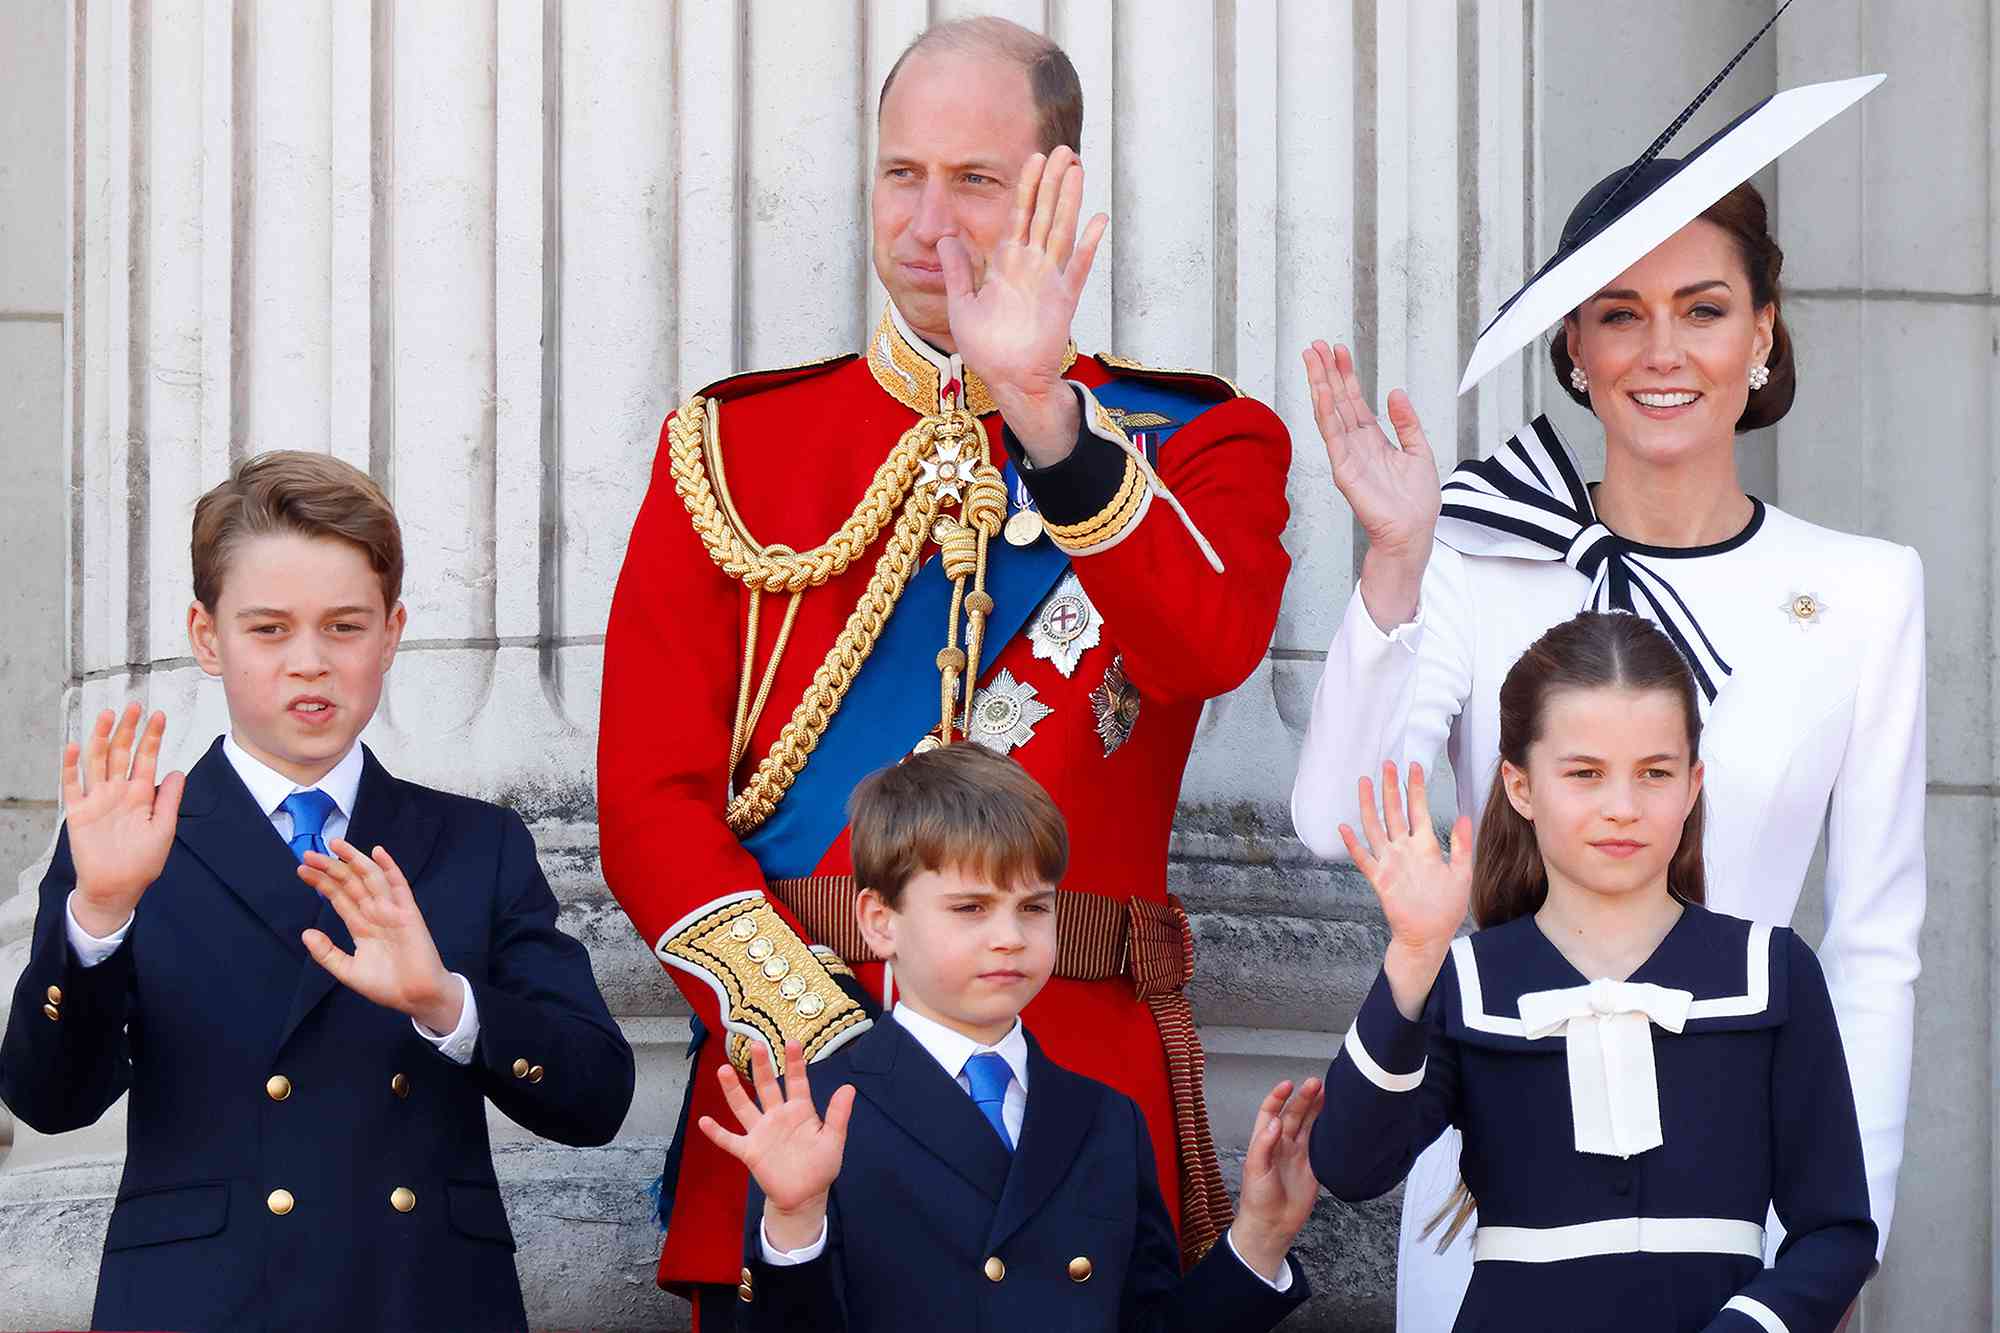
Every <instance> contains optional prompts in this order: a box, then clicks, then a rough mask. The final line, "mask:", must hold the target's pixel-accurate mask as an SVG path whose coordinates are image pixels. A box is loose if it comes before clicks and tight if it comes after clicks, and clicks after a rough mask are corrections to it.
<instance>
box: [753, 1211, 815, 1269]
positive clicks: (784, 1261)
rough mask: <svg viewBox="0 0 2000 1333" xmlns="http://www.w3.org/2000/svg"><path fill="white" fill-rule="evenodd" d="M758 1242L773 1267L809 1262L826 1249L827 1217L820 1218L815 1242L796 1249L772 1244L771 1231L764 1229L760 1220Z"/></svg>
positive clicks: (768, 1262) (766, 1261) (766, 1259)
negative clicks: (781, 1247)
mask: <svg viewBox="0 0 2000 1333" xmlns="http://www.w3.org/2000/svg"><path fill="white" fill-rule="evenodd" d="M757 1244H758V1245H760V1246H761V1247H762V1248H763V1250H764V1262H765V1263H767V1264H770V1265H771V1266H772V1267H773V1268H790V1267H792V1266H793V1265H795V1264H809V1263H811V1262H812V1261H813V1260H815V1259H817V1258H819V1257H820V1255H821V1254H822V1253H824V1252H825V1250H826V1219H825V1218H823V1217H822V1218H821V1219H820V1220H819V1235H818V1236H817V1237H815V1238H814V1239H813V1243H812V1244H810V1245H803V1246H800V1247H799V1248H798V1249H796V1250H781V1249H779V1248H778V1247H777V1246H775V1245H773V1244H771V1233H770V1232H768V1231H766V1230H765V1229H764V1224H763V1223H762V1222H759V1223H758V1224H757Z"/></svg>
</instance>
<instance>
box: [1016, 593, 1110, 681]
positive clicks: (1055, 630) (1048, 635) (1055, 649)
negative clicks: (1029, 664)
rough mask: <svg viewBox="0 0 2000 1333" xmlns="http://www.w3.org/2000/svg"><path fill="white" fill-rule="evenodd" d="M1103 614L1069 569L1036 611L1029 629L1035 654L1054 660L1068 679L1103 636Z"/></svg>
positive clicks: (1056, 666)
mask: <svg viewBox="0 0 2000 1333" xmlns="http://www.w3.org/2000/svg"><path fill="white" fill-rule="evenodd" d="M1103 630H1104V617H1103V616H1102V615H1101V614H1099V612H1098V610H1097V607H1096V606H1095V605H1094V604H1093V603H1092V602H1091V600H1090V594H1089V593H1087V592H1085V591H1084V590H1083V581H1082V580H1081V579H1079V578H1077V576H1076V571H1075V570H1073V569H1072V570H1069V571H1068V572H1066V573H1065V574H1064V575H1063V576H1062V581H1061V582H1060V583H1058V584H1056V589H1055V591H1054V592H1052V593H1050V594H1049V596H1048V600H1047V601H1045V602H1043V603H1042V607H1041V610H1039V611H1037V612H1036V613H1035V623H1034V624H1033V625H1032V626H1030V627H1029V629H1028V642H1029V644H1030V645H1031V646H1032V647H1033V648H1034V653H1035V656H1036V657H1039V658H1041V659H1042V660H1043V661H1044V662H1049V663H1053V664H1054V666H1055V669H1056V670H1057V671H1060V672H1061V673H1062V674H1063V676H1064V677H1065V678H1068V677H1069V676H1071V675H1072V674H1074V673H1075V671H1076V664H1077V662H1079V661H1080V660H1082V658H1083V654H1084V651H1085V650H1086V649H1090V648H1095V647H1096V646H1097V644H1098V642H1099V640H1100V639H1102V638H1103Z"/></svg>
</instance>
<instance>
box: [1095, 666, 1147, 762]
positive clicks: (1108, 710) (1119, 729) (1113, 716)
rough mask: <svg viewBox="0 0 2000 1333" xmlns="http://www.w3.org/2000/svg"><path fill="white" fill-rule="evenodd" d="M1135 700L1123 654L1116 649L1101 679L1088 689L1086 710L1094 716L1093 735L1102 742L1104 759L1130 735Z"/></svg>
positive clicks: (1135, 717) (1136, 695) (1136, 717)
mask: <svg viewBox="0 0 2000 1333" xmlns="http://www.w3.org/2000/svg"><path fill="white" fill-rule="evenodd" d="M1139 702H1140V700H1139V691H1138V689H1137V688H1136V687H1135V686H1134V685H1133V684H1132V682H1131V681H1130V680H1128V679H1126V676H1125V655H1124V654H1123V653H1120V654H1118V655H1117V656H1116V657H1113V658H1112V659H1111V665H1110V666H1108V667H1106V668H1105V669H1104V679H1103V680H1101V681H1099V682H1098V683H1097V687H1096V688H1095V689H1093V690H1091V692H1090V711H1091V712H1092V713H1093V714H1094V715H1095V716H1096V718H1097V739H1098V740H1100V741H1102V742H1103V743H1104V757H1105V758H1106V759H1109V758H1110V757H1111V755H1112V753H1113V752H1114V751H1115V750H1117V748H1118V747H1119V746H1121V745H1123V744H1124V743H1125V742H1126V741H1128V740H1131V739H1132V728H1133V727H1134V726H1136V725H1137V724H1138V721H1139Z"/></svg>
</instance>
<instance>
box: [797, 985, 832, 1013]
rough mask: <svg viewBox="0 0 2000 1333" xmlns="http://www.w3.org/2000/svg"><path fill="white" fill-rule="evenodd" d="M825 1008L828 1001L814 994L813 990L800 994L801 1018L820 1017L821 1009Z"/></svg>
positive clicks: (799, 1008)
mask: <svg viewBox="0 0 2000 1333" xmlns="http://www.w3.org/2000/svg"><path fill="white" fill-rule="evenodd" d="M825 1008H826V1001H825V1000H822V999H820V998H819V996H817V995H815V994H813V993H812V992H811V991H807V992H806V993H805V994H804V995H801V996H799V1004H798V1010H799V1017H800V1018H818V1017H819V1015H820V1011H821V1010H823V1009H825Z"/></svg>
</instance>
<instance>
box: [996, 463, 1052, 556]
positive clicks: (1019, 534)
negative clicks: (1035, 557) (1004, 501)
mask: <svg viewBox="0 0 2000 1333" xmlns="http://www.w3.org/2000/svg"><path fill="white" fill-rule="evenodd" d="M1001 531H1002V532H1004V533H1006V534H1007V544H1008V545H1009V546H1033V545H1034V544H1035V542H1036V540H1037V539H1038V538H1040V536H1041V535H1042V511H1041V510H1039V509H1037V508H1035V502H1034V501H1033V500H1032V499H1030V498H1028V486H1027V483H1026V482H1024V481H1022V480H1021V478H1020V477H1019V476H1016V477H1015V478H1014V512H1013V513H1011V514H1009V515H1007V526H1006V527H1004V528H1002V529H1001Z"/></svg>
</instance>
